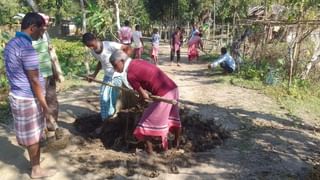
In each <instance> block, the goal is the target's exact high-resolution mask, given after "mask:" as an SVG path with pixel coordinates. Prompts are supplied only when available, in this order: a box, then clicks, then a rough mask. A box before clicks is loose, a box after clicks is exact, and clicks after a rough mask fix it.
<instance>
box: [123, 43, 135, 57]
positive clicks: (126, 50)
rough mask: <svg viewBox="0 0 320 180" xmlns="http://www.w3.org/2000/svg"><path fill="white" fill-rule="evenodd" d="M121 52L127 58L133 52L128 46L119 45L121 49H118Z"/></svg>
mask: <svg viewBox="0 0 320 180" xmlns="http://www.w3.org/2000/svg"><path fill="white" fill-rule="evenodd" d="M120 49H121V50H122V51H123V52H125V53H126V54H127V55H128V56H131V54H132V52H133V50H132V48H131V47H130V46H128V45H121V48H120Z"/></svg>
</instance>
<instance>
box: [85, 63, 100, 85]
mask: <svg viewBox="0 0 320 180" xmlns="http://www.w3.org/2000/svg"><path fill="white" fill-rule="evenodd" d="M101 68H102V65H101V62H100V61H99V62H98V64H97V66H96V69H95V70H94V73H93V74H90V75H89V77H91V78H93V79H94V78H96V77H97V75H98V73H99V71H100V70H101ZM88 81H89V82H91V79H88Z"/></svg>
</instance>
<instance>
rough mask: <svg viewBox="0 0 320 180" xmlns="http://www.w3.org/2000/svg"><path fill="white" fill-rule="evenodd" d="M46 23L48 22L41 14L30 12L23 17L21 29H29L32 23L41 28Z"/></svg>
mask: <svg viewBox="0 0 320 180" xmlns="http://www.w3.org/2000/svg"><path fill="white" fill-rule="evenodd" d="M45 24H46V22H45V21H44V19H43V17H42V16H41V15H40V14H38V13H35V12H29V13H27V14H26V15H25V16H24V17H23V19H22V21H21V30H25V29H28V28H29V27H30V26H32V25H35V26H36V27H38V28H39V27H41V26H44V25H45Z"/></svg>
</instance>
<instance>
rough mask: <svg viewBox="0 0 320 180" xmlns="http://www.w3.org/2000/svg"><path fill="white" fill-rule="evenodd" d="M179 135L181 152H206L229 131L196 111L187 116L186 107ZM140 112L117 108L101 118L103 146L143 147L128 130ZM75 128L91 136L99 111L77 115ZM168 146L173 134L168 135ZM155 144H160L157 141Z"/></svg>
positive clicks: (181, 112) (127, 148)
mask: <svg viewBox="0 0 320 180" xmlns="http://www.w3.org/2000/svg"><path fill="white" fill-rule="evenodd" d="M180 114H181V123H182V126H183V128H182V135H181V143H180V148H181V149H183V150H184V151H185V152H206V151H209V150H210V149H213V148H215V147H216V146H217V145H221V144H222V143H223V141H224V140H225V139H226V138H228V137H229V133H228V132H226V131H224V130H223V129H222V128H220V127H219V126H217V125H215V124H214V121H213V120H212V121H210V120H207V121H205V122H203V121H201V120H200V116H199V115H191V116H188V115H186V114H188V112H187V110H184V109H183V110H181V111H180ZM141 115H142V110H141V109H137V108H132V109H130V110H125V111H120V112H119V113H118V116H117V117H116V118H114V119H111V120H108V121H106V122H104V129H103V131H102V133H101V134H100V135H99V136H98V138H99V139H100V140H101V142H102V143H103V145H104V146H105V147H106V148H111V149H115V150H121V151H133V150H135V148H143V144H141V143H137V142H136V141H135V138H134V137H133V135H132V133H133V130H134V128H135V126H136V124H137V122H138V121H139V118H140V117H141ZM74 125H75V127H76V130H77V131H78V132H80V133H81V135H82V136H83V137H85V138H93V137H92V132H93V131H94V130H95V129H96V128H97V127H99V126H101V125H102V121H101V117H100V115H99V114H95V115H90V116H87V117H81V118H78V119H76V121H75V122H74ZM168 139H169V148H170V145H171V144H172V141H173V136H172V135H171V136H169V138H168ZM155 144H157V145H160V142H159V141H155Z"/></svg>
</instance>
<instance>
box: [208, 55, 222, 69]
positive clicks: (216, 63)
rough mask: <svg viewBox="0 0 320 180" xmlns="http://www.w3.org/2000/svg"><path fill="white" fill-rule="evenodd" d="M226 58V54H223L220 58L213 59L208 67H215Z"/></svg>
mask: <svg viewBox="0 0 320 180" xmlns="http://www.w3.org/2000/svg"><path fill="white" fill-rule="evenodd" d="M225 60H226V57H225V56H221V57H220V58H219V59H217V60H215V61H213V62H212V63H211V64H209V65H208V68H209V69H210V68H215V67H217V66H218V65H219V64H220V63H222V62H223V61H225Z"/></svg>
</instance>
